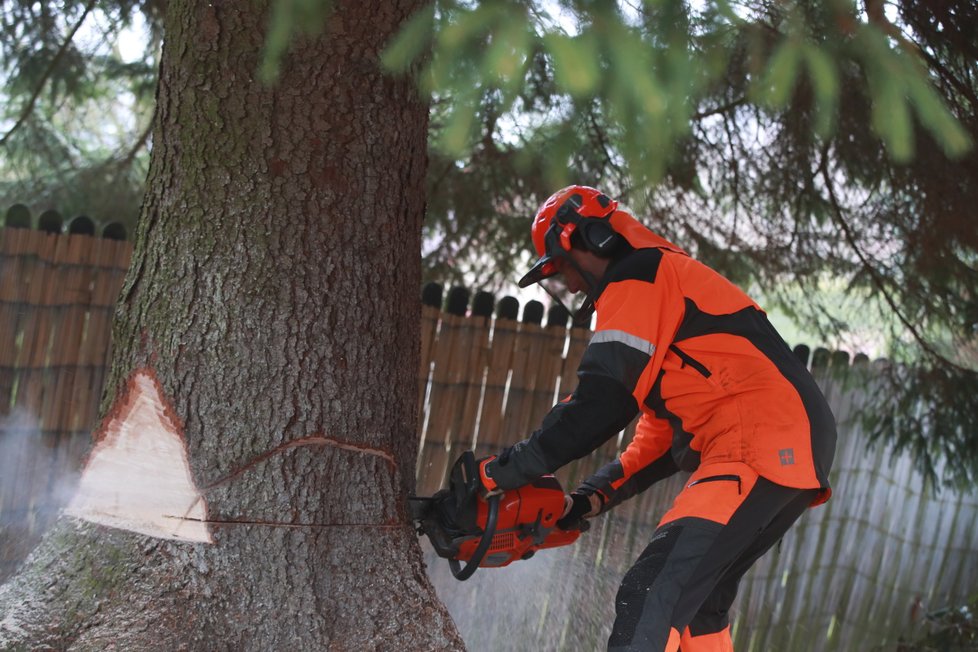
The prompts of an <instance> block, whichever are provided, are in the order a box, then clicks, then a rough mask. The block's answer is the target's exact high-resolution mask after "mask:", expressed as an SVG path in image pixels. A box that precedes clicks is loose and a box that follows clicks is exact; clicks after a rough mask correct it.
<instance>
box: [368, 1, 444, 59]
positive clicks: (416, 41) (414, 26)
mask: <svg viewBox="0 0 978 652" xmlns="http://www.w3.org/2000/svg"><path fill="white" fill-rule="evenodd" d="M434 29H435V5H434V4H433V3H432V4H429V5H426V6H424V7H422V8H421V9H419V10H418V11H417V12H415V14H414V15H413V16H411V18H410V19H408V21H407V22H406V23H405V24H404V26H403V27H402V28H401V30H400V31H399V32H398V33H397V35H396V36H394V38H393V39H392V40H391V42H390V43H389V44H388V45H387V47H386V48H384V51H383V52H382V53H381V55H380V62H381V64H383V66H384V67H385V68H386V69H387V70H390V71H392V72H404V71H405V70H407V69H408V68H409V67H410V66H411V64H412V63H413V62H414V61H415V60H417V59H418V58H419V57H421V56H422V54H423V53H424V52H425V51H427V49H428V48H429V47H430V46H431V39H432V35H433V33H434Z"/></svg>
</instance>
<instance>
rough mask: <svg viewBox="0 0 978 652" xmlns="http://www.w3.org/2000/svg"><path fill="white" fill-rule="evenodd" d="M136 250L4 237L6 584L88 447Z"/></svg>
mask: <svg viewBox="0 0 978 652" xmlns="http://www.w3.org/2000/svg"><path fill="white" fill-rule="evenodd" d="M130 256H131V245H130V244H129V243H126V242H119V241H114V240H105V239H100V238H93V237H90V236H85V235H60V234H50V233H45V232H43V231H34V230H29V229H20V228H16V229H15V228H4V229H0V446H2V451H3V452H2V456H3V458H4V459H3V460H0V465H2V466H0V468H2V470H3V472H2V473H0V579H2V578H3V577H6V576H7V575H9V573H10V572H12V570H13V568H14V567H15V566H16V564H17V563H19V561H20V560H21V559H22V558H23V556H24V555H25V554H26V552H27V551H28V550H30V548H31V547H33V545H34V543H35V542H36V541H37V539H38V538H39V536H40V534H41V533H42V532H43V530H44V529H45V528H46V527H47V525H48V524H49V523H50V522H51V521H52V520H53V518H54V517H55V516H56V514H57V511H58V509H60V507H61V506H62V504H63V503H64V501H65V499H66V497H67V495H68V494H69V492H70V490H71V486H72V482H73V480H74V477H75V474H76V472H77V470H78V467H79V465H80V462H81V460H82V458H83V456H84V453H85V451H86V450H87V448H88V445H89V442H90V432H91V429H92V427H93V426H94V421H95V412H96V409H97V407H98V402H99V396H100V394H101V391H102V385H103V382H104V377H105V365H106V361H107V360H108V354H109V339H110V330H111V329H110V326H111V315H112V312H113V310H114V307H115V302H116V297H117V295H118V292H119V288H120V287H121V285H122V281H123V278H124V275H125V272H126V270H127V269H128V267H129V259H130Z"/></svg>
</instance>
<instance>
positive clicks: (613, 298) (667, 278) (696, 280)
mask: <svg viewBox="0 0 978 652" xmlns="http://www.w3.org/2000/svg"><path fill="white" fill-rule="evenodd" d="M532 235H533V242H534V244H535V246H536V250H537V252H538V254H539V255H540V259H539V260H538V261H537V263H536V264H535V265H534V266H533V268H532V269H531V270H530V271H529V272H528V273H527V274H526V276H524V277H523V279H521V280H520V286H521V287H526V286H527V285H530V284H532V283H536V282H539V281H542V280H544V279H546V278H549V277H551V276H555V275H561V276H563V279H564V282H565V283H566V285H567V288H568V289H569V290H570V291H571V292H575V293H577V292H583V293H585V295H586V299H585V302H584V305H583V306H582V311H583V312H582V314H581V315H579V316H583V317H586V318H589V317H590V314H591V311H594V310H596V314H597V319H596V327H595V331H594V335H593V337H592V338H591V341H590V343H589V344H588V347H587V349H586V351H585V352H584V355H583V357H582V359H581V363H580V367H579V368H578V386H577V389H576V390H575V391H574V393H573V394H571V395H570V396H569V397H567V398H566V399H564V400H563V401H561V402H560V403H558V404H557V405H556V406H554V408H553V409H552V410H551V411H550V413H549V414H548V415H547V416H546V418H545V419H544V420H543V424H542V426H541V428H540V429H539V430H537V431H536V432H534V433H533V435H532V436H531V437H530V438H529V439H527V440H524V441H522V442H520V443H518V444H516V445H515V446H512V447H510V448H508V449H507V450H505V451H503V452H502V453H501V454H500V455H499V456H498V457H491V458H487V459H485V460H483V461H482V462H481V463H480V472H481V475H482V480H483V484H484V485H485V487H486V489H487V490H488V491H493V490H499V489H503V490H504V489H510V488H515V487H519V486H522V485H525V484H527V483H529V482H532V481H533V480H534V479H535V478H537V477H539V476H541V475H543V474H546V473H552V472H553V471H555V470H556V469H558V468H559V467H561V466H563V465H564V464H567V463H568V462H570V461H572V460H574V459H577V458H580V457H583V456H584V455H587V454H588V453H590V452H591V451H593V450H595V449H596V448H598V447H599V446H600V445H601V444H603V443H604V442H605V441H606V440H607V439H608V438H610V437H611V436H613V435H615V434H616V433H618V432H619V431H621V430H622V429H623V428H625V427H626V426H627V425H628V424H629V423H630V422H631V421H632V419H633V418H634V417H635V416H636V415H639V414H640V415H641V416H640V419H639V422H638V424H637V427H636V431H635V436H634V438H633V440H632V442H631V443H630V444H629V445H628V447H627V448H626V449H625V451H624V452H623V453H622V454H621V456H620V457H619V458H618V459H617V460H615V461H613V462H611V463H610V464H608V465H606V466H605V467H603V468H602V469H600V470H599V471H598V472H597V473H595V474H594V475H593V476H591V477H590V478H588V479H587V480H586V481H585V482H584V483H583V484H582V485H581V486H580V487H579V488H578V489H576V490H575V491H574V492H573V493H572V494H571V495H570V496H569V497H568V507H567V510H566V511H565V514H564V517H563V519H562V520H561V523H560V524H561V526H562V527H565V528H572V527H575V526H578V527H579V525H580V519H581V518H583V517H592V516H595V515H597V514H600V513H602V512H605V511H607V510H609V509H611V508H612V507H614V506H615V505H618V504H619V503H620V502H622V501H623V500H625V499H627V498H629V497H631V496H634V495H635V494H637V493H639V492H641V491H644V490H645V489H647V488H648V487H649V486H651V485H652V484H653V483H655V482H656V481H658V480H661V479H663V478H665V477H667V476H670V475H672V474H674V473H676V472H677V471H679V470H680V469H681V470H684V471H690V472H692V475H691V476H690V478H689V480H688V482H687V483H686V485H685V487H684V489H683V490H682V491H681V492H680V493H679V494H678V495H677V496H676V497H675V500H674V502H673V504H672V506H671V508H670V509H669V510H668V511H667V512H666V514H665V515H664V516H663V517H662V520H661V521H660V522H659V525H658V527H657V529H656V531H655V533H654V534H653V536H652V540H651V542H650V543H649V545H648V547H647V548H646V549H645V551H644V552H643V553H642V554H641V556H640V557H639V558H638V560H637V561H636V562H635V564H634V565H633V566H632V567H631V569H630V570H629V571H628V572H627V573H626V575H625V577H624V579H623V580H622V583H621V588H620V590H619V592H618V596H617V599H616V619H615V623H614V626H613V628H612V633H611V638H610V640H609V642H608V649H609V650H615V651H619V650H642V651H644V652H648V651H656V652H658V651H660V650H666V651H669V652H673V651H675V650H677V649H679V648H680V647H681V648H682V651H683V652H704V651H707V650H709V651H711V652H712V651H717V652H719V651H729V650H732V649H733V645H732V643H731V639H730V632H729V623H728V620H727V610H728V609H729V608H730V605H731V603H732V602H733V599H734V597H735V595H736V592H737V584H738V582H739V580H740V578H741V577H742V576H743V574H744V573H745V572H746V571H747V570H748V569H749V568H750V567H751V565H752V564H753V563H754V562H755V561H756V560H757V559H758V558H760V557H761V555H763V554H764V553H765V552H766V551H767V550H768V549H769V548H770V547H771V546H772V545H773V544H774V543H776V542H777V541H778V540H779V539H780V538H781V537H782V535H784V533H785V531H787V529H788V528H789V527H790V526H791V524H792V523H794V522H795V520H797V519H798V517H799V516H800V515H801V514H802V513H803V512H804V511H805V509H806V508H807V507H809V506H811V505H817V504H820V503H822V502H825V501H826V500H828V497H829V495H830V493H831V491H830V488H829V482H828V473H829V469H830V467H831V464H832V458H833V456H834V454H835V440H836V431H835V421H834V418H833V416H832V414H831V412H830V410H829V407H828V405H827V404H826V402H825V399H824V397H823V396H822V394H821V392H820V391H819V389H818V387H817V386H816V384H815V382H814V380H813V379H812V377H811V375H810V374H809V373H808V370H807V369H806V368H805V366H804V365H803V364H802V363H801V362H800V361H799V360H798V359H797V358H796V357H795V356H794V355H793V354H792V352H791V350H790V349H789V348H788V346H787V345H786V344H785V342H784V340H783V339H782V338H781V337H780V336H779V335H778V333H777V332H776V331H775V329H774V328H773V327H772V326H771V324H770V323H769V322H768V320H767V317H766V315H765V314H764V312H763V311H762V310H761V309H760V308H759V307H758V306H757V304H756V303H754V301H752V300H751V299H750V298H749V297H748V296H747V295H746V294H744V293H743V292H742V291H741V290H740V289H738V288H737V287H736V286H734V285H733V284H732V283H730V282H729V281H727V280H726V279H725V278H723V277H722V276H720V275H719V274H717V273H716V272H714V271H713V270H711V269H709V268H708V267H706V266H705V265H703V264H701V263H699V262H697V261H695V260H693V259H692V258H690V257H689V256H688V255H687V254H686V253H685V252H684V251H682V250H681V249H679V248H678V247H676V246H675V245H673V244H672V243H670V242H668V241H666V240H664V239H663V238H661V237H659V236H658V235H656V234H654V233H652V232H651V231H649V230H648V229H647V228H645V227H644V226H642V225H641V224H640V223H639V222H638V221H637V220H636V219H635V218H634V217H632V216H631V215H630V214H628V213H627V212H625V211H623V210H619V209H618V205H617V202H615V201H613V200H612V199H610V198H609V197H607V196H606V195H604V194H602V193H601V192H600V191H598V190H595V189H594V188H589V187H586V186H571V187H569V188H565V189H563V190H561V191H559V192H557V193H556V194H554V195H553V196H552V197H550V198H549V199H548V200H547V201H546V202H545V203H544V205H543V206H542V207H541V208H540V210H539V212H538V213H537V215H536V217H535V219H534V221H533V226H532Z"/></svg>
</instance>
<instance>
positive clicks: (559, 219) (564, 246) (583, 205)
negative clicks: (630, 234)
mask: <svg viewBox="0 0 978 652" xmlns="http://www.w3.org/2000/svg"><path fill="white" fill-rule="evenodd" d="M617 208H618V202H617V201H615V200H614V199H611V198H610V197H608V196H607V195H605V194H604V193H603V192H601V191H600V190H597V189H595V188H591V187H589V186H568V187H566V188H564V189H562V190H558V191H557V192H555V193H554V194H553V195H551V196H550V198H549V199H547V201H545V202H544V203H543V205H542V206H541V207H540V210H538V211H537V214H536V217H534V218H533V225H532V227H530V234H531V236H532V237H533V246H534V247H535V248H536V250H537V255H538V256H540V258H539V260H537V262H536V263H535V264H534V265H533V267H532V268H530V271H529V272H527V273H526V274H525V275H524V276H523V278H521V279H520V281H519V286H520V287H521V288H524V287H526V286H528V285H532V284H533V283H537V282H539V281H542V280H543V279H545V278H549V277H551V276H553V275H554V274H556V273H557V266H556V264H555V259H556V258H558V257H560V256H565V255H566V254H567V252H569V251H570V250H571V236H572V235H574V233H575V232H579V233H580V234H581V237H582V239H583V241H584V244H585V246H586V247H587V248H588V249H590V250H592V251H595V253H599V254H603V255H607V254H609V253H611V252H612V251H613V249H614V246H615V245H616V244H617V242H618V241H619V237H618V236H617V234H616V233H615V232H614V230H613V229H612V228H611V225H610V223H609V222H608V218H609V217H611V215H612V213H614V212H615V210H616V209H617Z"/></svg>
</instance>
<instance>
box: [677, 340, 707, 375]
mask: <svg viewBox="0 0 978 652" xmlns="http://www.w3.org/2000/svg"><path fill="white" fill-rule="evenodd" d="M669 348H670V349H671V350H672V352H673V353H675V354H676V355H678V356H679V358H680V359H681V360H682V361H683V365H682V366H684V367H685V366H686V365H689V366H690V367H692V368H693V369H695V370H696V371H698V372H700V373H701V374H702V375H703V377H704V378H709V377H710V376H712V375H713V372H712V371H710V370H709V369H707V368H706V365H704V364H703V363H702V362H700V361H699V360H697V359H696V358H694V357H693V356H691V355H689V354H688V353H686V352H685V351H683V350H682V349H680V348H679V347H678V346H676V345H675V344H670V345H669Z"/></svg>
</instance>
